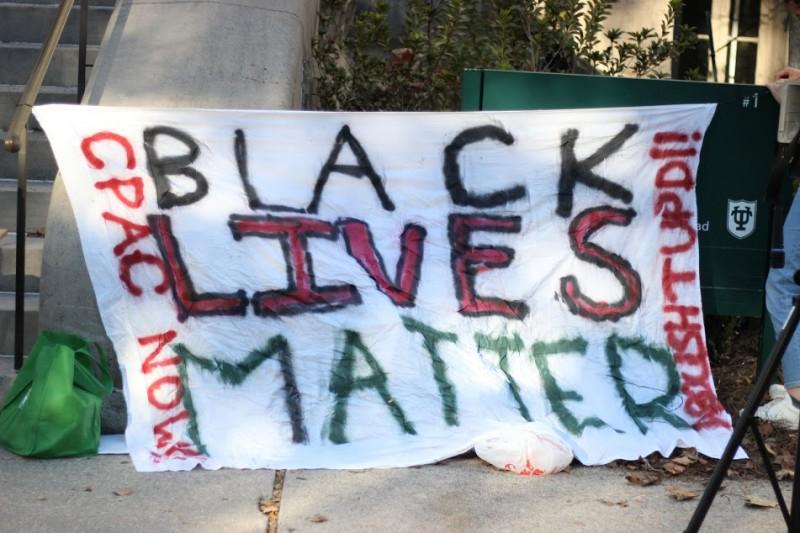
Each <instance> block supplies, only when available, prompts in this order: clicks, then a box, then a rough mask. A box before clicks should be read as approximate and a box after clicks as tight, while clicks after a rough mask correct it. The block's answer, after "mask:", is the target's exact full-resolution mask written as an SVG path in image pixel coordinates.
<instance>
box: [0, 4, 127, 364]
mask: <svg viewBox="0 0 800 533" xmlns="http://www.w3.org/2000/svg"><path fill="white" fill-rule="evenodd" d="M78 3H79V2H77V1H76V7H75V8H74V10H73V13H72V14H71V15H70V18H69V21H68V22H67V26H66V28H65V29H64V33H63V34H62V37H61V41H60V43H59V47H58V49H57V50H56V53H55V55H54V56H53V61H52V63H51V64H50V69H49V70H48V73H47V76H46V77H45V80H44V85H43V86H42V90H41V92H40V93H39V98H38V100H37V102H36V103H37V104H45V103H75V101H76V95H77V82H78V42H79V31H78V22H79V11H78V7H77V4H78ZM115 3H116V0H89V5H90V8H89V9H90V11H89V28H88V43H89V46H88V49H87V63H89V64H90V65H91V64H92V63H93V62H94V58H95V57H96V55H97V51H98V48H99V46H100V41H101V40H102V37H103V33H104V31H105V27H106V24H107V22H108V20H109V18H110V16H111V13H112V11H113V9H114V4H115ZM57 7H58V0H0V138H5V134H6V129H7V128H8V125H9V122H10V121H11V117H12V115H13V114H14V108H15V107H16V105H17V102H18V101H19V98H20V96H21V95H22V91H23V89H24V87H25V83H26V82H27V80H28V76H30V73H31V70H32V69H33V65H34V62H35V61H36V58H37V56H38V54H39V49H40V47H41V43H42V41H43V40H44V39H45V37H46V36H47V34H48V33H49V31H50V28H51V27H52V24H53V20H54V19H55V15H56V9H57ZM90 72H91V69H89V71H87V79H88V77H89V74H90ZM16 169H17V157H16V155H15V154H9V153H8V152H5V151H0V234H2V233H4V232H3V231H1V230H2V229H6V230H8V234H7V235H6V236H5V237H0V358H6V357H7V356H9V355H11V354H13V352H14V274H15V270H16V268H15V260H16V259H15V257H16V233H15V230H16V211H17V210H16V194H17V185H16V174H17V170H16ZM56 172H57V169H56V164H55V161H54V160H53V155H52V152H51V151H50V146H49V144H48V142H47V138H46V137H45V135H44V133H43V132H42V131H41V130H40V129H39V127H38V124H37V123H36V121H35V120H34V119H31V122H30V130H29V133H28V189H27V199H28V201H27V228H26V230H27V232H28V235H27V237H26V245H25V247H26V252H25V290H26V296H25V350H26V351H27V350H29V349H30V347H31V346H32V345H33V342H34V340H35V339H36V334H37V330H38V315H39V278H40V276H41V270H42V250H43V244H44V234H43V232H44V228H45V223H46V220H47V209H48V205H49V202H50V191H51V190H52V183H53V179H54V178H55V175H56Z"/></svg>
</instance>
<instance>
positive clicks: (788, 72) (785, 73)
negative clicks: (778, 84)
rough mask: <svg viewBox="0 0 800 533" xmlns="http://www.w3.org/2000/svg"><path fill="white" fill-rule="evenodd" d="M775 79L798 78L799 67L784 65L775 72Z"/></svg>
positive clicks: (799, 76) (799, 75) (799, 77)
mask: <svg viewBox="0 0 800 533" xmlns="http://www.w3.org/2000/svg"><path fill="white" fill-rule="evenodd" d="M775 79H776V80H800V69H796V68H792V67H786V68H784V69H781V70H779V71H778V72H777V73H776V74H775Z"/></svg>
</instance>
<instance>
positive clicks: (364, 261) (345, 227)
mask: <svg viewBox="0 0 800 533" xmlns="http://www.w3.org/2000/svg"><path fill="white" fill-rule="evenodd" d="M337 225H338V226H339V227H340V228H341V229H342V234H343V235H344V242H345V246H346V247H347V252H348V253H349V254H350V255H351V256H353V258H355V260H356V261H358V264H359V265H361V266H362V268H363V269H364V270H365V271H366V272H367V274H369V276H370V277H371V278H372V280H373V281H374V282H375V285H376V286H377V287H378V290H379V291H381V292H382V293H384V294H385V295H386V296H388V297H389V299H391V300H392V303H394V304H395V305H397V306H399V307H412V306H413V305H414V298H415V297H416V295H417V286H418V285H419V275H420V267H421V266H422V246H423V243H424V241H425V236H426V235H427V232H426V231H425V228H423V227H422V226H417V225H416V224H408V225H406V227H405V229H404V230H403V235H402V236H401V237H400V250H401V252H400V258H399V259H398V260H397V267H396V268H395V272H396V273H395V280H394V283H393V282H392V281H391V280H390V279H389V275H388V274H387V273H386V267H385V266H384V264H383V258H382V257H381V254H380V253H379V252H378V250H377V249H376V248H375V242H374V241H373V240H372V234H371V233H370V231H369V226H367V224H366V223H365V222H362V221H361V220H356V219H353V218H345V219H340V220H339V221H338V222H337Z"/></svg>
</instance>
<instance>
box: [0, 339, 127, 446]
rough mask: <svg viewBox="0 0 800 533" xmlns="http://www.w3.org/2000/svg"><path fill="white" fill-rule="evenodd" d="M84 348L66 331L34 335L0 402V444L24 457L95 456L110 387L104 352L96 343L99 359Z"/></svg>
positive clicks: (81, 342) (82, 340) (85, 345)
mask: <svg viewBox="0 0 800 533" xmlns="http://www.w3.org/2000/svg"><path fill="white" fill-rule="evenodd" d="M89 346H90V345H89V343H88V342H87V341H85V340H84V339H82V338H80V337H77V336H75V335H68V334H66V333H56V332H52V331H43V332H42V333H41V334H40V335H39V338H38V339H37V340H36V344H35V345H34V347H33V350H31V353H30V355H29V356H28V358H27V359H26V360H25V364H24V365H23V366H22V369H21V370H20V371H19V374H18V375H17V379H16V380H15V381H14V383H13V384H12V385H11V390H9V391H8V394H7V395H6V397H5V399H4V400H3V403H2V404H0V446H2V447H4V448H6V449H7V450H9V451H11V452H14V453H16V454H17V455H23V456H26V457H70V456H76V455H89V454H94V453H97V446H98V445H99V443H100V404H101V402H102V399H103V397H105V396H106V395H108V394H109V393H110V392H111V387H112V383H111V375H110V373H109V371H108V360H107V358H106V355H105V353H104V352H103V350H102V349H101V348H100V346H99V345H97V344H95V346H97V351H98V352H99V354H100V360H99V361H98V360H96V359H95V358H94V357H92V355H91V354H90V352H89ZM95 365H96V366H97V367H98V368H99V370H100V374H101V377H100V378H99V379H98V377H96V376H95V373H94V370H93V369H94V366H95Z"/></svg>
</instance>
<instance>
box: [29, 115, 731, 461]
mask: <svg viewBox="0 0 800 533" xmlns="http://www.w3.org/2000/svg"><path fill="white" fill-rule="evenodd" d="M713 113H714V106H713V105H684V106H664V107H640V108H619V109H591V110H571V111H532V112H502V113H310V112H275V111H209V110H176V109H171V110H156V109H125V108H102V107H88V106H67V105H50V106H44V107H37V108H36V109H35V115H36V117H37V119H38V120H39V122H40V123H41V124H42V125H43V127H44V129H45V131H46V132H47V135H48V137H49V139H50V141H51V143H52V146H53V149H54V152H55V155H56V159H57V160H58V164H59V167H60V169H61V175H62V177H63V179H64V183H65V185H66V189H67V192H68V194H69V198H70V200H71V202H72V206H73V209H74V210H75V215H76V218H77V223H78V228H79V231H80V238H81V243H82V246H83V253H84V257H85V259H86V264H87V266H88V269H89V274H90V276H91V280H92V284H93V286H94V290H95V293H96V295H97V303H98V306H99V309H100V314H101V316H102V319H103V323H104V325H105V328H106V331H107V333H108V336H109V337H110V338H111V340H112V342H113V344H114V348H115V349H116V351H117V354H118V357H119V362H120V365H121V367H122V369H123V375H124V385H125V397H126V399H127V402H128V413H129V423H128V428H127V432H126V437H127V442H128V447H129V450H130V452H131V456H132V458H133V461H134V464H135V465H136V468H137V469H138V470H184V469H191V468H193V467H194V466H195V465H198V464H200V465H202V466H203V467H205V468H219V467H222V466H225V467H238V468H257V467H268V468H364V467H391V466H405V465H414V464H422V463H429V462H433V461H438V460H441V459H444V458H446V457H450V456H453V455H455V454H458V453H461V452H464V451H466V450H468V449H470V448H471V447H472V446H473V443H474V442H475V441H476V439H478V438H480V437H482V436H485V435H487V434H489V433H491V432H494V431H497V430H499V429H502V428H506V427H508V426H509V425H514V424H521V423H525V422H526V421H528V420H535V421H540V422H544V423H547V424H549V425H551V426H552V427H553V428H554V429H555V430H556V431H557V432H558V433H559V434H560V435H561V436H562V437H563V438H564V439H565V441H566V442H568V443H569V445H570V446H571V447H572V450H573V452H574V453H575V455H576V457H577V458H578V459H580V461H581V462H583V463H585V464H598V463H606V462H608V461H611V460H614V459H618V458H624V459H634V458H638V457H639V456H642V455H646V454H648V453H650V452H652V451H655V450H658V451H660V452H661V453H663V454H669V453H671V451H672V450H673V448H674V447H675V446H694V447H696V448H697V449H698V450H699V451H701V452H702V453H704V454H707V455H710V456H716V457H718V456H719V455H720V453H721V452H722V449H723V447H724V445H725V443H726V441H727V439H728V437H729V434H730V418H729V417H728V415H727V414H726V413H725V412H724V411H723V409H722V407H721V405H720V404H719V402H718V401H717V398H716V393H715V391H714V387H713V382H712V379H711V375H710V372H709V364H708V355H707V351H706V345H705V341H704V331H703V320H702V311H701V302H700V290H699V283H698V251H697V250H698V248H697V232H696V227H695V225H696V201H695V174H696V169H697V163H698V159H699V153H700V147H701V145H702V141H703V135H704V134H705V130H706V128H707V126H708V124H709V122H710V120H711V117H712V116H713Z"/></svg>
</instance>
